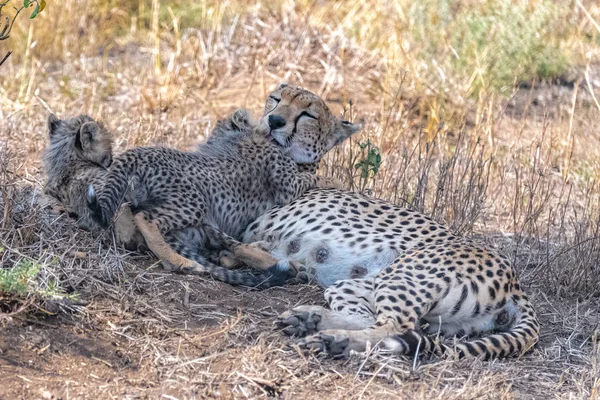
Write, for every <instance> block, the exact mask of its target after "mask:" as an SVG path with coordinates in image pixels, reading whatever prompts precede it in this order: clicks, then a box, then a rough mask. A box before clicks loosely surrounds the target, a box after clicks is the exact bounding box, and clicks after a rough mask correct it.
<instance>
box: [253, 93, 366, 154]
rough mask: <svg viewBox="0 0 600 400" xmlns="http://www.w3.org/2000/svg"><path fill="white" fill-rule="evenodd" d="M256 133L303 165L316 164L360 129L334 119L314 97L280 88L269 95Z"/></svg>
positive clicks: (320, 100)
mask: <svg viewBox="0 0 600 400" xmlns="http://www.w3.org/2000/svg"><path fill="white" fill-rule="evenodd" d="M257 129H258V132H259V133H261V134H264V135H265V136H270V137H271V138H272V139H273V140H274V141H275V142H276V143H277V144H278V145H279V146H281V147H283V148H284V150H285V152H286V153H287V154H288V155H289V156H290V157H291V158H292V159H293V160H294V161H295V162H297V163H303V164H306V163H313V162H317V161H319V160H320V159H321V158H322V157H323V156H324V155H325V153H327V152H328V151H329V150H331V148H332V147H333V146H335V145H337V144H339V143H342V142H343V141H344V140H345V139H347V138H349V137H350V136H352V135H353V134H354V133H356V132H358V131H360V130H361V129H362V126H361V125H360V124H353V123H351V122H348V121H341V120H339V119H337V118H336V117H334V116H333V115H332V114H331V111H329V108H327V105H326V104H325V102H324V101H323V100H322V99H321V98H320V97H319V96H317V95H315V94H314V93H311V92H309V91H308V90H304V89H302V88H299V87H297V86H290V85H286V84H281V85H279V86H278V87H277V89H275V90H274V91H273V92H271V93H270V94H269V97H268V98H267V102H266V105H265V115H264V116H263V117H262V118H261V120H260V122H259V123H258V128H257Z"/></svg>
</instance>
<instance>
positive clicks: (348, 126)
mask: <svg viewBox="0 0 600 400" xmlns="http://www.w3.org/2000/svg"><path fill="white" fill-rule="evenodd" d="M362 127H363V126H362V124H358V123H356V124H353V123H352V122H349V121H339V120H337V119H336V121H335V127H334V129H333V133H332V134H331V136H332V137H331V141H332V143H333V144H332V146H336V145H338V144H340V143H342V142H343V141H344V140H346V139H348V138H349V137H350V136H352V135H354V134H355V133H357V132H360V131H361V129H362Z"/></svg>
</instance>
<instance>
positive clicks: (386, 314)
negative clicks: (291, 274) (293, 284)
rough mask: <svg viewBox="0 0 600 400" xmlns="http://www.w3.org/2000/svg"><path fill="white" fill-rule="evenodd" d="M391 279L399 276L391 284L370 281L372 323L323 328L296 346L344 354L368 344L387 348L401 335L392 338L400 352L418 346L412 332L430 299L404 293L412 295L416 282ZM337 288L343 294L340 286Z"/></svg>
mask: <svg viewBox="0 0 600 400" xmlns="http://www.w3.org/2000/svg"><path fill="white" fill-rule="evenodd" d="M391 273H392V272H390V274H391ZM396 273H398V272H397V271H396ZM380 275H381V274H380ZM384 277H385V276H384ZM385 278H387V277H385ZM394 278H400V279H396V280H394V284H388V282H390V281H389V280H382V279H380V276H378V277H377V278H375V279H374V280H372V281H371V282H372V284H371V286H370V288H371V290H370V291H369V293H370V294H371V296H372V297H371V298H372V299H373V301H372V303H371V304H372V307H373V309H374V310H373V315H376V316H377V321H376V322H375V323H373V324H371V325H370V326H368V327H366V328H365V329H362V330H353V329H351V328H350V327H348V326H343V327H341V328H340V329H326V330H322V331H320V332H318V333H316V334H314V335H311V336H308V337H306V338H304V339H301V340H300V341H299V342H298V345H299V346H300V347H301V348H304V349H307V350H313V351H318V352H326V353H328V354H330V355H333V356H347V355H348V352H349V351H350V350H355V351H359V352H362V351H365V350H366V348H367V344H368V343H370V344H371V345H372V346H375V345H378V344H379V343H380V342H383V345H384V347H388V346H387V339H389V338H392V337H394V338H401V340H393V341H392V342H393V343H399V345H398V346H396V347H397V348H400V349H401V351H399V352H400V353H408V352H409V349H410V348H415V347H418V345H419V344H418V343H414V342H415V340H418V339H417V336H415V335H412V333H411V332H414V331H415V328H416V324H417V323H418V321H419V320H420V318H422V317H423V315H424V314H426V313H427V311H428V309H429V308H430V307H431V302H432V301H433V300H430V299H429V300H428V299H427V298H426V297H425V296H424V297H423V298H422V297H420V296H417V295H415V296H414V298H409V296H407V295H411V293H410V292H411V291H412V292H414V293H416V292H415V291H414V290H413V289H412V287H415V284H414V283H413V282H412V281H411V280H410V279H409V278H407V277H404V276H401V275H398V276H394ZM341 282H344V281H341ZM411 284H412V286H411ZM422 288H423V290H424V291H425V292H424V293H427V291H426V289H425V288H427V286H426V285H423V287H422ZM339 289H341V291H342V293H345V291H344V288H343V287H342V288H339ZM349 290H352V289H349ZM343 296H344V294H341V295H339V296H338V297H343ZM411 296H412V295H411ZM346 307H347V305H346ZM407 333H409V334H407ZM411 346H412V347H411Z"/></svg>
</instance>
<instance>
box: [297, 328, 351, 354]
mask: <svg viewBox="0 0 600 400" xmlns="http://www.w3.org/2000/svg"><path fill="white" fill-rule="evenodd" d="M297 344H298V347H300V348H301V349H303V350H307V351H310V352H315V353H327V354H329V355H331V356H334V357H340V358H341V357H348V355H349V354H350V339H349V338H348V337H347V336H344V335H339V334H335V335H329V334H327V333H324V332H319V333H317V334H315V335H312V336H308V337H306V338H303V339H300V340H298V341H297Z"/></svg>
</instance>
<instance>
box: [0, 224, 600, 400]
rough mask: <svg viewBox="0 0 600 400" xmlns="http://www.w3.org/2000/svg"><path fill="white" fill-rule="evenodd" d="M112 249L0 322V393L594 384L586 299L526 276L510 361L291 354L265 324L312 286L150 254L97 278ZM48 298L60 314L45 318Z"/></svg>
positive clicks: (65, 227) (442, 392) (369, 394)
mask: <svg viewBox="0 0 600 400" xmlns="http://www.w3.org/2000/svg"><path fill="white" fill-rule="evenodd" d="M42 220H44V218H42ZM57 225H58V230H61V231H62V232H63V233H64V234H66V235H72V234H73V232H74V230H75V229H76V228H74V227H73V226H72V224H71V223H69V222H68V221H67V222H65V223H64V224H57ZM80 240H82V242H83V243H84V245H83V248H82V250H86V245H87V246H94V243H95V242H94V240H93V239H91V238H89V237H88V236H87V235H85V234H84V235H83V237H81V238H80ZM114 257H117V256H116V255H115V254H114V253H112V252H111V251H110V250H109V251H107V252H106V253H105V255H104V256H103V257H102V258H99V257H96V256H95V254H94V253H93V252H92V250H91V248H87V250H86V252H85V253H81V252H80V253H77V257H76V258H72V257H71V256H70V255H67V256H66V257H65V259H64V260H63V262H62V263H61V269H62V273H65V274H70V276H71V278H72V279H74V280H75V281H78V282H79V289H78V293H79V297H78V299H77V301H75V302H70V301H61V302H46V303H45V304H43V305H42V306H41V308H40V309H39V310H38V311H36V312H34V313H22V314H18V315H16V316H14V317H9V318H4V319H3V320H2V321H1V323H2V325H3V329H2V335H1V337H0V371H1V373H0V398H2V399H4V398H6V399H13V398H23V399H29V398H52V399H54V398H56V399H59V398H60V399H68V398H71V399H72V398H89V399H98V398H161V396H162V398H180V399H181V398H214V397H219V398H271V397H281V398H288V399H293V398H307V399H308V398H321V399H322V398H340V399H342V398H344V399H346V398H422V399H431V398H440V399H448V398H460V399H463V398H490V399H496V398H519V399H522V398H543V397H547V394H548V393H552V396H553V397H555V398H582V399H583V398H594V396H597V393H598V392H597V391H598V389H599V384H600V382H599V378H600V364H599V363H598V357H600V354H599V352H598V343H597V342H596V343H593V342H592V341H593V340H595V339H594V338H593V337H592V336H593V332H594V329H597V328H598V323H599V319H598V309H599V307H600V304H599V301H598V299H596V300H595V301H586V302H582V303H579V304H578V303H577V302H573V303H560V304H559V303H556V302H553V301H550V300H549V299H548V296H547V295H545V294H544V293H543V292H541V291H540V289H542V288H541V287H540V285H539V284H536V283H534V282H535V280H534V282H526V284H527V285H528V286H529V289H528V292H529V293H531V297H532V299H533V302H534V304H536V306H537V310H538V313H539V315H540V318H541V322H542V327H543V328H542V341H541V344H540V346H538V347H537V348H536V349H535V350H534V351H533V352H531V353H530V354H528V355H527V356H525V357H523V358H522V359H512V360H496V361H492V362H483V361H478V360H470V361H458V362H455V361H444V360H441V361H440V360H422V361H415V360H409V359H404V358H389V357H383V356H380V355H378V354H370V355H369V356H368V357H367V358H366V359H365V358H364V357H361V356H358V355H356V356H353V357H352V358H351V359H350V360H327V359H320V358H318V357H314V356H303V355H301V354H299V353H298V352H297V351H296V350H295V349H294V348H293V347H291V346H289V345H290V344H291V343H292V342H291V341H290V340H289V339H287V338H285V337H283V336H282V335H280V334H279V333H278V332H275V331H273V328H272V321H273V319H274V317H275V316H276V315H277V314H278V313H280V312H282V311H284V310H286V309H288V308H289V307H292V306H294V305H297V304H305V303H312V304H321V303H322V291H321V289H319V288H316V287H314V286H308V285H298V286H289V287H285V288H272V289H269V290H266V291H262V292H248V291H246V290H243V289H238V288H234V287H231V286H229V285H226V284H223V283H221V282H215V281H212V280H205V279H202V278H200V277H189V276H182V275H172V274H169V273H163V272H162V271H161V269H160V268H159V267H157V266H156V265H155V263H154V260H152V259H149V258H144V257H137V258H133V257H131V256H126V257H125V258H124V260H125V262H124V263H123V266H122V268H123V269H124V272H123V273H122V274H120V275H118V276H117V277H116V278H117V279H118V280H115V281H112V282H107V281H105V278H103V275H102V274H99V271H100V269H101V268H103V267H102V266H103V265H105V264H107V263H110V264H111V265H115V263H114ZM82 258H83V261H82ZM86 258H87V259H86ZM88 261H91V262H89V263H88ZM94 267H100V269H94ZM524 274H525V275H526V274H527V270H526V271H525V272H524ZM532 283H533V285H532ZM75 303H77V304H75ZM48 309H53V310H54V311H59V310H60V312H58V314H57V315H47V314H46V313H47V312H45V311H44V310H48ZM594 390H595V391H596V392H594ZM165 396H166V397H165ZM168 396H172V397H168Z"/></svg>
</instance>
